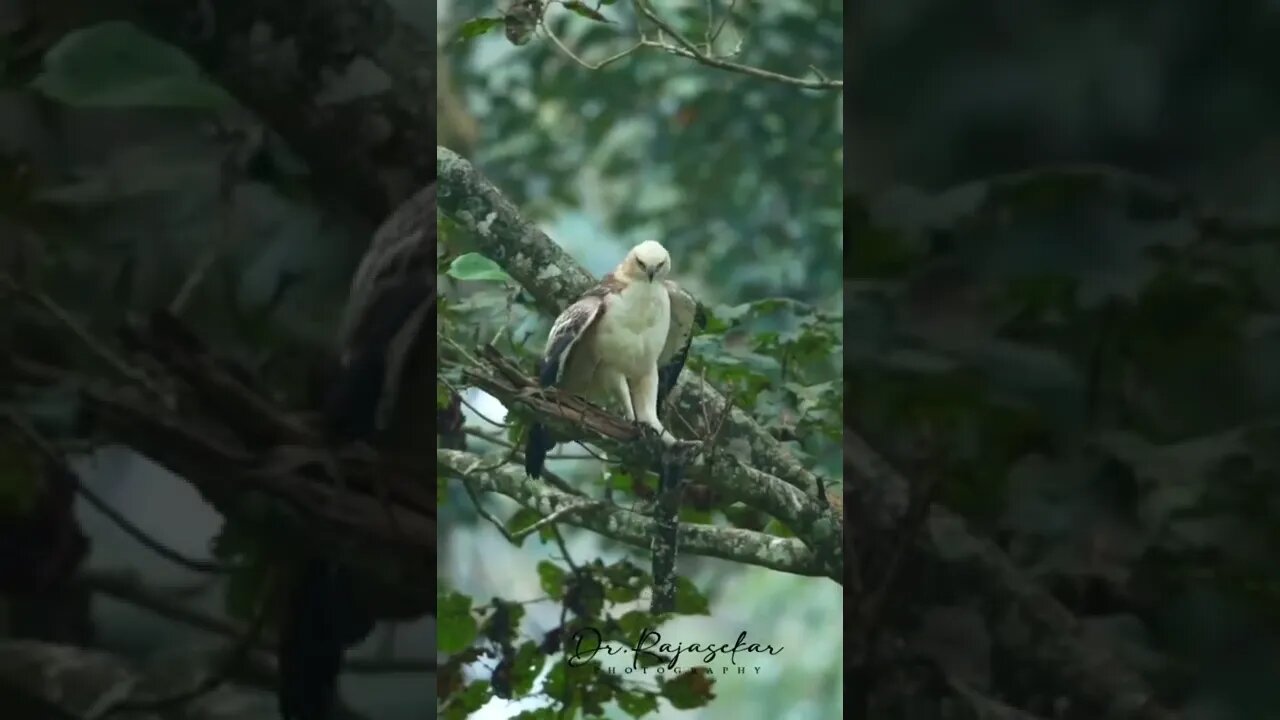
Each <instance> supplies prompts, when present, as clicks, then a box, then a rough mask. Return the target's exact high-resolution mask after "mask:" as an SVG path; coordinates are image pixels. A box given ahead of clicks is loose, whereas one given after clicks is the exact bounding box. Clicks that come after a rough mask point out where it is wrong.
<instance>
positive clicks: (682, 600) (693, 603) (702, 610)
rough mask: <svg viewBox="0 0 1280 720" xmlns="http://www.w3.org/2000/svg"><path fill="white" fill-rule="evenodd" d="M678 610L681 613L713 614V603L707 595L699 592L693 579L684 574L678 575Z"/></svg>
mask: <svg viewBox="0 0 1280 720" xmlns="http://www.w3.org/2000/svg"><path fill="white" fill-rule="evenodd" d="M676 612H678V613H680V614H681V615H710V614H711V604H710V603H709V602H707V598H706V596H705V595H703V594H702V593H701V592H699V590H698V586H697V585H694V584H693V581H692V580H690V579H688V578H686V577H683V576H677V577H676Z"/></svg>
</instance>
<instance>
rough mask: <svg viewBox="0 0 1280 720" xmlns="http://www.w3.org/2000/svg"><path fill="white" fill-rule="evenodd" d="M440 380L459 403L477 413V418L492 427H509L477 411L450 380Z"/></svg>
mask: <svg viewBox="0 0 1280 720" xmlns="http://www.w3.org/2000/svg"><path fill="white" fill-rule="evenodd" d="M439 380H440V382H441V384H443V385H444V386H445V387H447V388H449V391H450V392H452V393H453V394H455V395H457V396H458V401H459V402H461V403H462V404H463V405H466V406H467V407H468V408H469V409H470V410H471V412H473V413H475V414H476V416H478V417H479V418H480V419H481V420H484V421H485V422H487V423H489V424H490V425H493V426H494V427H500V428H504V427H509V426H508V425H507V424H506V423H500V422H498V421H497V420H493V419H491V418H490V417H489V416H488V415H485V414H484V413H482V412H480V410H479V409H477V408H476V406H475V405H472V404H471V403H470V402H469V401H468V400H467V398H466V397H464V396H463V394H462V392H461V391H459V390H458V388H456V387H454V385H453V383H451V382H449V381H448V380H445V379H444V378H439Z"/></svg>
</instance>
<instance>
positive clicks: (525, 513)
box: [507, 507, 542, 547]
mask: <svg viewBox="0 0 1280 720" xmlns="http://www.w3.org/2000/svg"><path fill="white" fill-rule="evenodd" d="M541 519H542V515H540V514H539V513H538V512H537V511H536V510H530V509H529V508H524V507H522V508H520V509H519V510H517V511H516V514H515V515H512V516H511V519H510V520H508V521H507V532H510V533H513V534H514V533H517V532H520V531H522V530H524V529H525V528H528V527H532V526H533V524H534V523H536V522H538V521H539V520H541ZM528 537H529V536H528V535H524V536H522V537H521V538H520V539H519V540H516V547H520V546H521V545H524V541H525V540H526V539H528Z"/></svg>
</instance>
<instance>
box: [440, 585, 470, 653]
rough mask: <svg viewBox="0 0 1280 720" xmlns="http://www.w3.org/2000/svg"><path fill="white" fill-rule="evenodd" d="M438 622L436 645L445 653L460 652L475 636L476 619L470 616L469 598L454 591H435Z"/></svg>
mask: <svg viewBox="0 0 1280 720" xmlns="http://www.w3.org/2000/svg"><path fill="white" fill-rule="evenodd" d="M436 607H437V608H438V610H439V613H440V622H439V623H438V624H437V625H436V628H437V630H436V647H437V649H438V650H439V651H440V652H441V653H444V654H446V655H452V654H453V653H456V652H461V651H462V650H464V649H465V648H466V647H467V646H468V645H470V644H471V642H472V641H473V640H475V638H476V619H475V618H474V617H472V616H471V598H469V597H467V596H466V595H463V594H461V593H456V592H446V593H437V595H436Z"/></svg>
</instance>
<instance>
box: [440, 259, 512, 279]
mask: <svg viewBox="0 0 1280 720" xmlns="http://www.w3.org/2000/svg"><path fill="white" fill-rule="evenodd" d="M448 274H449V276H450V277H452V278H456V279H458V280H471V281H474V282H484V281H496V282H506V281H507V280H510V279H511V276H510V275H508V274H507V273H506V271H505V270H503V269H502V267H501V266H499V265H498V263H496V262H494V261H493V260H490V259H489V258H487V257H485V256H483V255H481V254H480V253H466V254H464V255H459V256H458V257H456V258H454V260H453V263H452V264H451V265H449V271H448Z"/></svg>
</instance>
